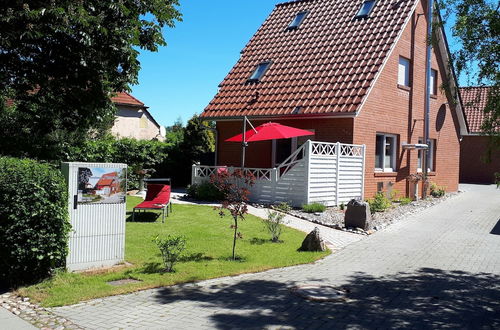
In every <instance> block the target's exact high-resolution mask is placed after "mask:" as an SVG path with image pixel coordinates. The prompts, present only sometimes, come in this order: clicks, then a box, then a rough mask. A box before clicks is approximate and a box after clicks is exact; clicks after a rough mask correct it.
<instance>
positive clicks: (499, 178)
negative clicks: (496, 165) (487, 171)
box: [495, 172, 500, 189]
mask: <svg viewBox="0 0 500 330" xmlns="http://www.w3.org/2000/svg"><path fill="white" fill-rule="evenodd" d="M495 184H496V185H497V189H498V188H500V172H495Z"/></svg>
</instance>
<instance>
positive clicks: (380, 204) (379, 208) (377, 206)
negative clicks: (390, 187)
mask: <svg viewBox="0 0 500 330" xmlns="http://www.w3.org/2000/svg"><path fill="white" fill-rule="evenodd" d="M368 204H369V205H370V212H371V213H372V214H373V213H375V212H384V211H385V210H387V209H388V208H389V207H391V205H392V203H391V201H390V200H389V199H388V198H387V197H385V194H384V193H383V192H378V193H376V194H375V197H373V199H369V200H368Z"/></svg>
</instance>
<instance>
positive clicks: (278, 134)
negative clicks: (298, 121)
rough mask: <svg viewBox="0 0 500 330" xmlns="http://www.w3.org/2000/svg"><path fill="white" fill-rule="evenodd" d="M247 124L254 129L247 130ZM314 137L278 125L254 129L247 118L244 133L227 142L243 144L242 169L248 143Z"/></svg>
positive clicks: (268, 124)
mask: <svg viewBox="0 0 500 330" xmlns="http://www.w3.org/2000/svg"><path fill="white" fill-rule="evenodd" d="M247 122H248V123H249V124H250V126H251V127H252V129H251V130H249V131H247V130H246V124H247ZM306 135H314V133H311V132H309V131H306V130H303V129H299V128H295V127H290V126H285V125H281V124H278V123H272V122H269V123H266V124H262V125H260V126H257V127H255V128H254V127H253V126H252V124H251V123H250V121H249V120H248V119H247V117H246V116H245V117H244V119H243V133H241V134H238V135H236V136H233V137H231V138H229V139H227V140H226V141H227V142H242V150H241V151H242V154H241V167H242V168H243V167H245V149H246V146H247V142H255V141H266V140H278V139H289V138H293V137H298V136H306Z"/></svg>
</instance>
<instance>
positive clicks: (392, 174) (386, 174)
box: [374, 172, 398, 178]
mask: <svg viewBox="0 0 500 330" xmlns="http://www.w3.org/2000/svg"><path fill="white" fill-rule="evenodd" d="M396 176H398V172H375V173H374V177H376V178H378V177H389V178H392V177H396Z"/></svg>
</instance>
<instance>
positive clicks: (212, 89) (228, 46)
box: [132, 0, 283, 126]
mask: <svg viewBox="0 0 500 330" xmlns="http://www.w3.org/2000/svg"><path fill="white" fill-rule="evenodd" d="M280 2H283V0H253V1H235V0H216V1H206V0H191V1H190V0H181V7H180V11H181V12H182V14H183V21H182V22H179V23H177V26H176V27H175V28H174V29H165V32H164V36H165V39H166V41H167V43H168V45H167V47H163V48H161V49H160V50H159V52H157V53H150V52H143V53H142V54H141V56H140V58H139V61H140V62H141V67H142V69H141V71H140V74H139V85H136V86H132V93H133V95H134V96H135V97H137V98H138V99H139V100H141V101H142V102H144V103H145V104H146V105H147V106H149V107H150V111H151V113H152V114H153V116H154V117H155V119H156V120H157V121H158V122H159V123H160V124H161V125H166V126H169V125H171V124H173V123H174V121H175V120H176V119H177V118H178V117H179V116H180V117H181V118H182V120H183V121H184V122H186V121H187V120H188V119H189V118H191V116H192V115H193V114H194V113H198V114H200V113H201V112H202V111H203V109H204V108H205V106H206V105H207V104H208V102H210V100H211V99H212V97H213V96H214V95H215V93H216V92H217V86H218V85H219V83H220V82H221V81H222V80H223V79H224V77H225V75H226V74H227V73H228V72H229V70H230V69H231V68H232V66H233V65H234V63H236V61H237V60H238V58H239V53H240V51H241V50H242V49H243V47H244V46H245V44H246V43H247V42H248V40H250V38H251V37H252V35H253V34H254V33H255V31H257V29H258V28H259V26H260V25H261V24H262V22H263V21H264V20H265V19H266V17H267V16H268V15H269V13H271V11H272V10H273V8H274V6H275V4H277V3H280Z"/></svg>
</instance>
